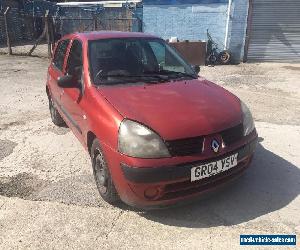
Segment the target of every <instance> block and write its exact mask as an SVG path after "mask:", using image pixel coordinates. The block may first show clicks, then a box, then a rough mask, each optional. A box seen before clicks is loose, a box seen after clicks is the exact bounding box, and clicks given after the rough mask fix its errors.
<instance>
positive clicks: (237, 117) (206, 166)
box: [46, 32, 257, 208]
mask: <svg viewBox="0 0 300 250" xmlns="http://www.w3.org/2000/svg"><path fill="white" fill-rule="evenodd" d="M198 73H199V67H191V66H190V65H189V64H188V63H186V62H185V60H184V59H183V58H182V57H181V56H180V55H179V54H178V53H177V52H176V51H175V50H174V49H173V48H172V47H171V46H170V45H168V44H167V43H166V42H165V41H164V40H162V39H160V38H158V37H155V36H151V35H146V34H142V33H124V32H92V33H76V34H71V35H67V36H65V37H63V38H62V39H61V40H60V41H59V42H58V44H57V46H56V49H55V51H54V56H53V59H52V61H51V65H50V66H49V69H48V79H47V86H46V91H47V95H48V98H49V108H50V114H51V118H52V121H53V123H54V124H56V125H58V126H63V125H65V123H66V124H67V125H68V126H69V127H70V129H71V130H72V131H73V133H74V134H75V136H76V137H77V138H78V140H79V141H80V142H81V143H82V145H83V146H84V147H85V148H86V150H87V151H88V152H89V154H90V157H91V160H92V167H93V172H94V176H95V181H96V185H97V188H98V190H99V193H100V195H101V196H102V198H103V199H104V200H105V201H107V202H109V203H116V202H117V201H119V200H122V201H123V202H125V203H127V204H129V205H132V206H137V207H146V208H152V207H161V206H166V205H172V204H175V203H178V202H179V201H183V200H187V199H191V198H196V197H198V196H202V195H204V194H206V193H208V192H210V191H213V190H215V189H217V188H219V187H222V186H223V185H224V184H226V183H227V182H229V181H231V180H233V179H235V178H237V177H238V176H240V175H241V174H242V173H243V172H244V170H245V169H246V168H247V166H248V165H249V164H250V162H251V159H252V156H253V153H254V150H255V147H256V143H257V133H256V130H255V126H254V123H253V119H252V115H251V113H250V111H249V109H248V108H247V106H246V105H245V104H244V103H243V102H242V101H241V100H239V98H237V97H236V96H234V95H233V94H232V93H230V92H228V91H226V90H225V89H223V88H221V87H220V86H218V85H216V84H214V83H212V82H209V81H208V80H206V79H204V78H202V77H198Z"/></svg>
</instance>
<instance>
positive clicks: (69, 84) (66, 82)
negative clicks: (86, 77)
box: [57, 75, 78, 88]
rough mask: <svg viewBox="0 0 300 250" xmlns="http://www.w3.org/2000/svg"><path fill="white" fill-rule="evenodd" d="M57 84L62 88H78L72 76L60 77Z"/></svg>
mask: <svg viewBox="0 0 300 250" xmlns="http://www.w3.org/2000/svg"><path fill="white" fill-rule="evenodd" d="M57 84H58V86H59V87H62V88H78V85H77V81H76V80H74V77H73V76H72V75H65V76H61V77H58V79H57Z"/></svg>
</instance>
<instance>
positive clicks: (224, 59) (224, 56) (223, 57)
mask: <svg viewBox="0 0 300 250" xmlns="http://www.w3.org/2000/svg"><path fill="white" fill-rule="evenodd" d="M230 59H231V54H230V52H229V51H228V50H223V51H222V52H221V53H220V54H219V61H220V63H221V64H228V63H229V62H230Z"/></svg>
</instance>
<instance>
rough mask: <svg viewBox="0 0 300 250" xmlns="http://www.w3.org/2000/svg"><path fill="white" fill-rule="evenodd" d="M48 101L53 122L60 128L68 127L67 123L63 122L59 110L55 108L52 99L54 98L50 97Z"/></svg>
mask: <svg viewBox="0 0 300 250" xmlns="http://www.w3.org/2000/svg"><path fill="white" fill-rule="evenodd" d="M48 99H49V110H50V115H51V120H52V122H53V123H54V124H55V125H56V126H59V127H64V126H66V123H65V121H64V120H63V118H62V117H61V115H60V114H59V113H58V111H57V109H56V108H55V106H54V102H53V99H52V97H51V96H50V95H49V96H48Z"/></svg>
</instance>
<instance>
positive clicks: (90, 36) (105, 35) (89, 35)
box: [61, 31, 158, 41]
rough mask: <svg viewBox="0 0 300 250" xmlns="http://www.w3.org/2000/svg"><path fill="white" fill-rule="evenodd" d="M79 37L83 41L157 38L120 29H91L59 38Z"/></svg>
mask: <svg viewBox="0 0 300 250" xmlns="http://www.w3.org/2000/svg"><path fill="white" fill-rule="evenodd" d="M72 38H80V39H81V40H83V41H90V40H99V39H111V38H158V37H157V36H154V35H150V34H145V33H141V32H122V31H93V32H84V33H72V34H69V35H65V36H63V37H62V39H61V40H65V39H72Z"/></svg>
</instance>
